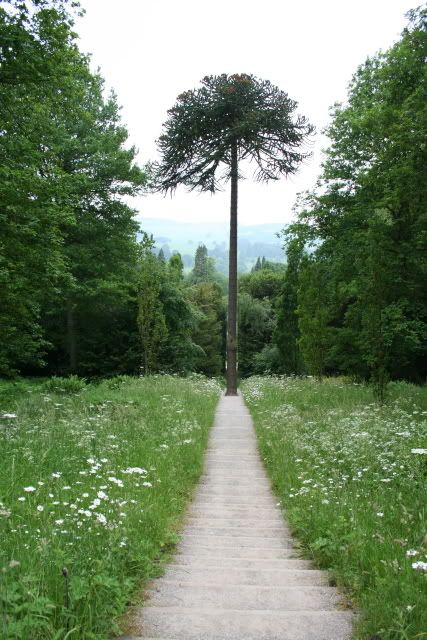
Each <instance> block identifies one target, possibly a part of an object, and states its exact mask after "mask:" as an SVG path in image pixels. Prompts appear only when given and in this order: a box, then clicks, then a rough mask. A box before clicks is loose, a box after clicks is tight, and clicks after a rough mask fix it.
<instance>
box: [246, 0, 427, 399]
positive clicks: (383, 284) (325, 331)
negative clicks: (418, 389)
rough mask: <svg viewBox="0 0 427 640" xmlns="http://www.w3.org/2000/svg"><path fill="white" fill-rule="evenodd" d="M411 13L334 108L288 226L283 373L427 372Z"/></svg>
mask: <svg viewBox="0 0 427 640" xmlns="http://www.w3.org/2000/svg"><path fill="white" fill-rule="evenodd" d="M409 19H410V20H409V24H408V27H407V28H406V29H405V31H404V32H403V34H402V37H401V39H400V41H399V42H398V43H397V44H396V45H394V46H393V47H392V48H390V49H389V50H388V51H387V52H385V53H382V54H379V55H377V56H375V57H373V58H370V59H368V60H367V61H366V63H365V64H363V65H362V66H360V67H359V69H358V70H357V72H356V74H355V75H354V77H353V79H352V82H351V84H350V87H349V94H348V102H347V104H345V105H335V107H334V111H333V117H332V123H331V125H330V126H329V128H328V131H327V133H328V135H329V138H330V140H331V144H330V147H329V149H328V150H327V153H326V160H325V162H324V165H323V170H322V175H321V176H320V179H319V181H318V184H317V186H316V189H315V190H314V191H313V192H311V193H307V194H305V195H304V197H302V198H301V200H300V202H299V203H298V204H297V208H296V212H297V218H296V222H295V223H294V224H292V225H290V226H289V227H288V228H286V229H285V230H284V231H283V238H284V242H285V248H286V251H287V256H288V266H287V271H286V274H285V277H284V284H283V289H282V293H281V295H280V296H279V297H277V296H276V297H275V300H276V303H277V306H276V308H277V324H276V328H275V330H274V331H273V342H272V347H271V348H268V347H267V348H264V349H265V351H264V352H263V353H264V355H265V356H268V358H267V359H266V362H265V364H266V366H267V365H268V360H270V368H271V369H272V370H273V371H280V372H284V373H296V374H299V373H304V372H308V373H311V374H314V375H316V376H318V377H322V375H324V374H326V373H334V374H336V373H343V374H346V375H350V376H352V377H354V378H357V379H360V380H370V381H371V382H372V383H373V384H374V387H375V390H376V392H377V394H378V395H379V396H380V397H382V396H383V393H384V389H385V386H386V383H387V381H388V380H389V379H396V378H400V379H408V380H413V381H423V380H424V379H425V374H426V364H425V362H426V360H425V355H426V354H425V348H426V333H427V331H426V299H425V296H426V287H425V283H426V251H425V250H426V246H425V241H426V203H427V198H426V195H427V193H426V190H427V172H426V167H427V153H426V132H427V106H426V105H427V103H426V89H427V85H426V75H425V74H426V68H425V56H426V52H427V35H426V11H425V9H418V10H414V11H411V12H410V13H409ZM269 300H270V298H269ZM260 357H263V356H259V355H258V356H256V357H255V360H254V362H259V359H260Z"/></svg>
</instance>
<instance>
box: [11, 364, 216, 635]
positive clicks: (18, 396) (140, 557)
mask: <svg viewBox="0 0 427 640" xmlns="http://www.w3.org/2000/svg"><path fill="white" fill-rule="evenodd" d="M220 391H221V390H220V387H219V385H218V384H217V383H216V382H214V381H209V380H207V379H205V378H202V377H192V378H189V379H180V378H176V377H173V376H152V377H148V378H142V379H138V378H127V377H118V378H115V379H112V380H110V381H104V382H102V383H100V384H98V385H89V384H88V385H86V384H85V383H84V381H81V380H79V379H78V378H71V379H67V380H64V379H51V380H48V381H45V382H44V383H31V384H29V383H28V384H27V383H25V382H20V383H18V384H13V383H1V384H0V540H1V543H0V637H1V638H4V639H5V640H6V639H10V638H16V639H18V638H19V640H39V639H49V640H65V639H68V638H70V639H72V640H80V639H81V640H83V639H84V640H95V639H99V640H100V639H103V640H105V638H107V637H110V636H111V634H112V631H113V630H116V627H115V625H114V622H113V621H114V619H115V618H117V616H118V615H119V614H120V613H121V612H123V610H124V608H125V606H126V604H127V603H128V602H129V599H130V596H131V594H132V593H133V592H134V591H135V589H136V588H137V587H140V586H141V583H142V582H143V581H144V580H145V579H146V578H148V577H149V576H152V575H155V574H156V573H158V571H159V564H161V558H162V556H166V555H167V552H168V550H169V549H170V548H171V547H172V546H173V544H174V543H175V542H176V540H177V533H176V531H177V527H178V525H179V521H180V517H181V515H182V513H183V510H184V507H185V505H186V503H187V501H188V498H189V496H190V494H191V491H192V488H193V487H194V484H195V483H196V482H197V480H198V478H199V475H200V473H201V466H202V456H203V451H204V449H205V446H206V442H207V436H208V431H209V428H210V426H211V424H212V422H213V415H214V410H215V406H216V403H217V401H218V397H219V394H220Z"/></svg>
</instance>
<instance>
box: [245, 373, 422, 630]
mask: <svg viewBox="0 0 427 640" xmlns="http://www.w3.org/2000/svg"><path fill="white" fill-rule="evenodd" d="M390 386H391V389H390V398H389V401H388V404H387V405H384V406H378V405H376V404H374V403H373V402H372V400H371V393H370V391H369V389H367V388H365V387H363V386H360V385H354V384H346V383H345V382H344V381H342V380H339V379H335V380H334V379H329V380H325V381H324V382H323V383H318V382H316V381H314V380H312V379H296V378H276V377H269V378H251V379H249V380H247V381H245V382H244V384H243V385H242V389H243V394H244V397H245V400H246V402H247V403H248V406H249V408H250V411H251V413H252V415H253V418H254V422H255V426H256V430H257V434H258V438H259V445H260V449H261V453H262V456H263V458H264V460H265V464H266V466H267V469H268V471H269V473H270V476H271V478H272V481H273V486H274V488H275V490H276V491H277V494H278V495H279V496H280V499H281V503H282V507H283V509H284V510H285V512H286V515H287V518H288V520H289V521H290V524H291V526H292V527H293V529H294V531H295V533H296V535H297V536H298V538H299V539H300V541H301V545H302V548H303V549H304V550H305V553H306V554H308V555H310V556H311V557H313V558H315V560H316V561H317V562H318V564H319V565H320V566H321V567H328V568H330V569H331V570H332V576H334V579H335V580H336V581H337V582H338V583H339V584H340V585H341V586H343V587H345V588H347V589H348V591H349V594H350V597H352V598H353V602H354V604H355V605H356V607H357V608H358V609H359V611H360V616H359V625H358V628H357V630H356V638H364V639H366V638H369V639H370V638H376V639H381V640H409V639H411V640H412V639H415V638H427V597H426V596H427V589H426V586H427V537H426V530H425V524H426V506H427V505H426V479H427V466H426V463H427V455H426V454H427V422H426V416H427V411H426V408H427V407H426V401H427V392H426V389H425V388H424V389H422V388H419V387H415V386H413V385H409V384H405V383H394V384H392V385H390Z"/></svg>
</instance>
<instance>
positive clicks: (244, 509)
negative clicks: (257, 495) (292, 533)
mask: <svg viewBox="0 0 427 640" xmlns="http://www.w3.org/2000/svg"><path fill="white" fill-rule="evenodd" d="M188 515H189V516H190V517H193V516H203V517H204V516H206V517H207V518H215V519H217V518H219V519H221V518H222V519H224V518H237V519H239V518H241V519H248V518H249V519H253V520H256V521H257V522H261V523H262V522H264V521H266V520H268V519H269V518H274V519H277V518H280V521H282V516H281V512H280V511H279V509H278V507H275V508H274V509H272V508H271V507H270V506H268V507H252V506H251V505H241V506H236V505H228V506H227V507H224V508H221V507H220V506H218V505H209V504H205V505H199V504H193V505H192V506H191V507H190V509H189V511H188Z"/></svg>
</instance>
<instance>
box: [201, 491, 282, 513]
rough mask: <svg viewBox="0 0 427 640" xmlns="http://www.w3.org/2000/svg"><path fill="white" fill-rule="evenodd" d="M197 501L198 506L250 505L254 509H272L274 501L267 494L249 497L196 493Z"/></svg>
mask: <svg viewBox="0 0 427 640" xmlns="http://www.w3.org/2000/svg"><path fill="white" fill-rule="evenodd" d="M196 499H197V503H198V504H199V505H200V506H215V507H224V509H227V508H228V507H252V508H254V509H265V510H268V509H274V503H272V500H271V498H268V497H267V496H257V497H256V498H253V499H252V500H251V498H250V497H249V496H244V495H241V496H239V495H237V496H223V495H215V494H208V493H204V494H196Z"/></svg>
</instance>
